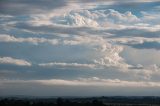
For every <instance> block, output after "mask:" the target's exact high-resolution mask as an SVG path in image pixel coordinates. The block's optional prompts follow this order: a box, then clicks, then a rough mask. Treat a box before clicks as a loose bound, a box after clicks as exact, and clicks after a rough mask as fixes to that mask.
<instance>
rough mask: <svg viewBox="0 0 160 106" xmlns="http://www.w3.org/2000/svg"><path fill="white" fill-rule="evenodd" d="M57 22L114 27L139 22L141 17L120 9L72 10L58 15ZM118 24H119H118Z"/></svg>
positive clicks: (55, 18)
mask: <svg viewBox="0 0 160 106" xmlns="http://www.w3.org/2000/svg"><path fill="white" fill-rule="evenodd" d="M52 20H53V21H54V22H55V23H56V24H62V25H69V26H89V27H106V28H107V27H112V26H117V27H118V25H120V24H122V23H123V24H124V22H126V21H127V24H129V23H135V22H138V21H139V19H138V18H137V17H136V16H135V15H133V14H132V13H131V12H129V11H128V12H125V13H124V14H123V13H119V12H118V11H115V10H112V9H107V10H95V11H89V10H79V11H76V10H75V11H71V12H69V13H67V14H65V15H62V16H57V17H54V18H53V19H52ZM116 24H118V25H116Z"/></svg>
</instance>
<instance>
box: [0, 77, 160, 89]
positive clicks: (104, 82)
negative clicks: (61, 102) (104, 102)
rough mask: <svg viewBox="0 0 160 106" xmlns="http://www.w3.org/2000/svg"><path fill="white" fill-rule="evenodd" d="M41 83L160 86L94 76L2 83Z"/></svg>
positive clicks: (0, 82) (156, 83)
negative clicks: (75, 78)
mask: <svg viewBox="0 0 160 106" xmlns="http://www.w3.org/2000/svg"><path fill="white" fill-rule="evenodd" d="M21 83H23V84H33V83H35V84H41V85H45V86H59V85H64V86H96V87H98V86H103V87H160V83H159V82H149V81H126V80H120V79H100V78H98V77H93V78H79V79H77V80H64V79H48V80H7V79H5V80H1V81H0V85H1V86H4V85H5V84H21Z"/></svg>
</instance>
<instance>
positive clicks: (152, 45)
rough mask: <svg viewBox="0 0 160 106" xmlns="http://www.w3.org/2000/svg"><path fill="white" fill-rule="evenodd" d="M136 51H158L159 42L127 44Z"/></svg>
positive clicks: (159, 48)
mask: <svg viewBox="0 0 160 106" xmlns="http://www.w3.org/2000/svg"><path fill="white" fill-rule="evenodd" d="M128 45H129V46H132V47H134V48H137V49H156V50H160V43H159V42H143V43H142V44H128Z"/></svg>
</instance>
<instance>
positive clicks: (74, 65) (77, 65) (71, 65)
mask: <svg viewBox="0 0 160 106" xmlns="http://www.w3.org/2000/svg"><path fill="white" fill-rule="evenodd" d="M39 66H42V67H60V68H92V69H94V68H95V67H96V65H95V64H80V63H57V62H52V63H41V64H39Z"/></svg>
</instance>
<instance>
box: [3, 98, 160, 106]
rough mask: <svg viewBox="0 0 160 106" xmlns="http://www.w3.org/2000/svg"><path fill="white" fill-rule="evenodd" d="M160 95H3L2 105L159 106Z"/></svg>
mask: <svg viewBox="0 0 160 106" xmlns="http://www.w3.org/2000/svg"><path fill="white" fill-rule="evenodd" d="M159 105H160V97H154V96H146V97H143V96H139V97H136V96H133V97H123V96H114V97H62V98H60V97H48V98H43V97H42V98H36V97H8V98H7V97H3V98H1V99H0V106H159Z"/></svg>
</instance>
